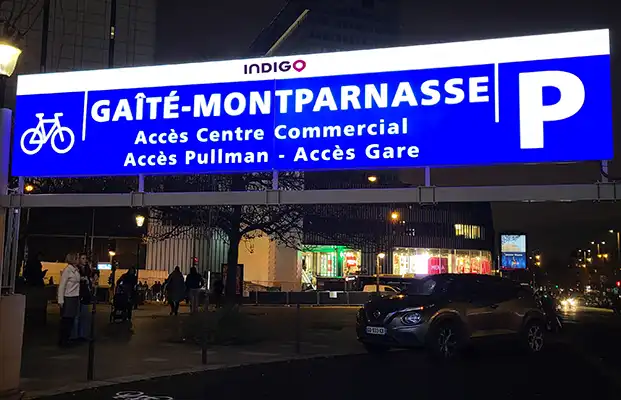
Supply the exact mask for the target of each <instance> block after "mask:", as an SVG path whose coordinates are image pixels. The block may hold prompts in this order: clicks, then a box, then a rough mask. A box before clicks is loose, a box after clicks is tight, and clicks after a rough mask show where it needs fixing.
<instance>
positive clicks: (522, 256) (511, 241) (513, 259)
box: [500, 234, 527, 269]
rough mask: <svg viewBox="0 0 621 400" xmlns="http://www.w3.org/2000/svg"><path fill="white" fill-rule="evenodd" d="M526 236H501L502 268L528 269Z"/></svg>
mask: <svg viewBox="0 0 621 400" xmlns="http://www.w3.org/2000/svg"><path fill="white" fill-rule="evenodd" d="M526 265H527V263H526V235H509V234H502V235H500V268H501V269H526Z"/></svg>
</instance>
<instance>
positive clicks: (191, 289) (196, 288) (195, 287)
mask: <svg viewBox="0 0 621 400" xmlns="http://www.w3.org/2000/svg"><path fill="white" fill-rule="evenodd" d="M204 284H205V281H204V280H203V277H202V276H201V274H199V273H198V271H197V270H196V267H192V268H191V269H190V273H189V274H188V276H187V277H186V278H185V287H186V289H187V291H188V298H189V299H190V313H192V314H194V313H196V312H198V308H199V303H200V295H201V288H202V287H203V285H204Z"/></svg>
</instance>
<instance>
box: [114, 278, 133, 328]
mask: <svg viewBox="0 0 621 400" xmlns="http://www.w3.org/2000/svg"><path fill="white" fill-rule="evenodd" d="M116 285H117V287H119V286H121V285H122V286H123V289H124V290H125V291H126V293H127V296H128V301H127V319H128V320H129V321H131V320H132V312H133V310H134V304H136V302H137V301H138V298H137V297H138V276H136V269H135V268H133V267H132V268H130V269H128V270H127V272H126V273H124V274H123V275H121V277H120V278H119V280H118V281H117V283H116Z"/></svg>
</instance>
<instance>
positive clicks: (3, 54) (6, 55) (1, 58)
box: [0, 41, 22, 77]
mask: <svg viewBox="0 0 621 400" xmlns="http://www.w3.org/2000/svg"><path fill="white" fill-rule="evenodd" d="M21 54H22V51H21V50H20V49H19V48H18V47H17V46H15V45H14V44H12V43H11V42H8V41H0V76H4V77H9V76H11V75H13V72H15V67H17V61H18V60H19V56H20V55H21Z"/></svg>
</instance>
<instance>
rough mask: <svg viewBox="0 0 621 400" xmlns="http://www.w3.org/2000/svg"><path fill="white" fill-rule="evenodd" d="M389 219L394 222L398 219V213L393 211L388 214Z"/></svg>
mask: <svg viewBox="0 0 621 400" xmlns="http://www.w3.org/2000/svg"><path fill="white" fill-rule="evenodd" d="M390 219H391V220H392V221H393V222H394V221H397V220H398V219H399V213H398V212H397V211H393V212H391V213H390Z"/></svg>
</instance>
